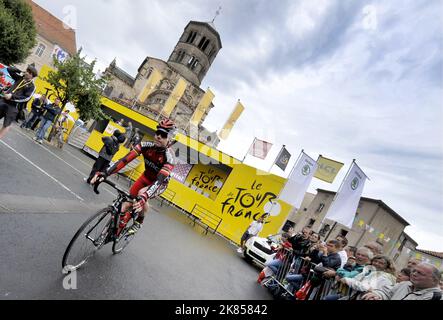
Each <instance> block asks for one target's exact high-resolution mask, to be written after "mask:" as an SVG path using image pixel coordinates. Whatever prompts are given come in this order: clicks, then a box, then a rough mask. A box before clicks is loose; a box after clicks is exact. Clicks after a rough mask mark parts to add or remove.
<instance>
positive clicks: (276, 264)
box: [257, 232, 292, 283]
mask: <svg viewBox="0 0 443 320" xmlns="http://www.w3.org/2000/svg"><path fill="white" fill-rule="evenodd" d="M288 239H289V234H288V233H286V232H285V233H283V234H282V235H281V240H280V241H281V244H280V245H279V246H278V247H277V248H272V249H273V250H274V251H277V253H276V254H275V256H274V259H273V260H272V261H271V262H270V263H269V264H267V265H266V266H265V267H264V268H263V270H262V271H261V272H260V274H259V276H258V279H257V282H258V283H261V282H262V281H263V279H264V278H266V277H270V276H271V275H273V274H277V273H278V269H279V268H280V267H281V265H282V264H283V262H284V261H287V259H288V258H289V256H288V249H290V248H291V247H292V245H291V243H290V242H289V241H288Z"/></svg>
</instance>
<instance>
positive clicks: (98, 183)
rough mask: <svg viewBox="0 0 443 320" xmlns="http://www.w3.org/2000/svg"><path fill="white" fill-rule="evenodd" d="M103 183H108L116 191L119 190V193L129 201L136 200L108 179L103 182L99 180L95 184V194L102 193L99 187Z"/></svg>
mask: <svg viewBox="0 0 443 320" xmlns="http://www.w3.org/2000/svg"><path fill="white" fill-rule="evenodd" d="M101 183H106V184H107V185H109V186H111V187H112V188H114V189H115V190H117V191H118V193H120V194H122V195H124V196H125V197H127V198H128V199H131V200H134V199H136V197H133V196H131V195H130V194H129V193H127V192H126V191H124V190H122V189H120V188H119V187H118V186H117V185H116V184H115V183H113V182H111V181H108V180H106V179H105V180H103V181H99V180H98V181H97V182H96V183H94V192H95V193H96V194H100V192H99V191H98V186H99V185H100V184H101Z"/></svg>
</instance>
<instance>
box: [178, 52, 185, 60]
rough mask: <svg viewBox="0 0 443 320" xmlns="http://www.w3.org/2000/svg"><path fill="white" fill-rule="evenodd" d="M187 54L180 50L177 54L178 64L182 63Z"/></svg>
mask: <svg viewBox="0 0 443 320" xmlns="http://www.w3.org/2000/svg"><path fill="white" fill-rule="evenodd" d="M185 54H186V52H184V51H183V50H180V51H179V52H178V54H177V62H182V61H183V59H184V57H185Z"/></svg>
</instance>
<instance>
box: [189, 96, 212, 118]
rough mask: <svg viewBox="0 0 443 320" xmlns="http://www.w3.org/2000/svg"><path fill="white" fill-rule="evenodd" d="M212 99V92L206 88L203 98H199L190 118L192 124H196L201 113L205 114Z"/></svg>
mask: <svg viewBox="0 0 443 320" xmlns="http://www.w3.org/2000/svg"><path fill="white" fill-rule="evenodd" d="M213 99H214V94H213V93H212V91H211V90H210V89H209V88H208V90H207V91H206V93H205V95H204V96H203V98H202V99H201V100H200V102H199V104H198V106H197V108H196V109H195V112H194V114H193V115H192V118H191V120H190V122H191V124H192V125H194V126H198V124H199V123H200V121H201V119H202V118H203V115H204V114H205V112H206V110H207V109H208V108H209V106H210V105H211V102H212V100H213Z"/></svg>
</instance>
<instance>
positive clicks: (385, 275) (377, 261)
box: [325, 255, 395, 300]
mask: <svg viewBox="0 0 443 320" xmlns="http://www.w3.org/2000/svg"><path fill="white" fill-rule="evenodd" d="M394 273H395V269H394V266H393V262H392V261H391V259H389V258H388V257H386V256H382V255H379V256H375V257H374V258H373V259H372V260H371V264H370V265H367V266H365V267H364V269H363V271H362V272H361V273H359V274H358V275H356V276H355V277H354V278H341V279H340V280H339V282H341V283H343V284H346V285H347V286H348V287H349V288H350V289H352V290H354V291H356V293H354V294H353V295H352V297H347V298H349V299H354V298H355V299H357V300H360V299H361V297H362V295H363V294H364V293H366V292H368V291H372V290H377V289H382V288H384V287H392V286H393V285H394V284H395V277H394ZM339 298H341V296H340V295H329V296H327V297H325V300H337V299H339Z"/></svg>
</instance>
